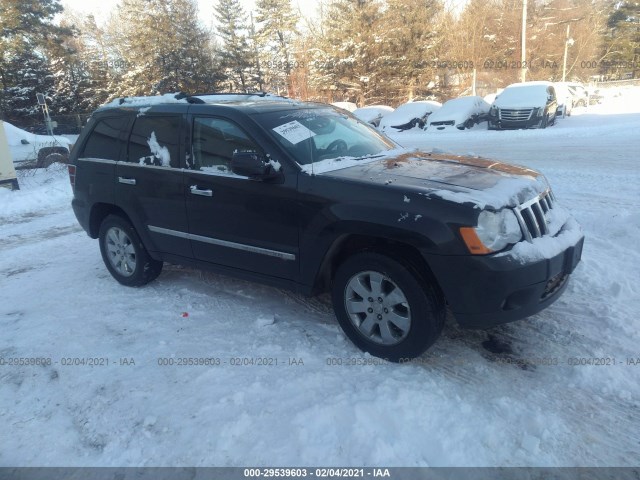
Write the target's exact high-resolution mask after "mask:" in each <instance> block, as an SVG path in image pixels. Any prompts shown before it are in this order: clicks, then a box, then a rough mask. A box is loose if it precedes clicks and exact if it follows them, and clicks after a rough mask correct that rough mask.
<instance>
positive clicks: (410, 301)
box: [331, 252, 445, 362]
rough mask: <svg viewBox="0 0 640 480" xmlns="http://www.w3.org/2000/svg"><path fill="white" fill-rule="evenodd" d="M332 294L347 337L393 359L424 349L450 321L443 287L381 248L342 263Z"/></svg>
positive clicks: (369, 349)
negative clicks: (447, 319) (379, 251)
mask: <svg viewBox="0 0 640 480" xmlns="http://www.w3.org/2000/svg"><path fill="white" fill-rule="evenodd" d="M358 292H360V293H358ZM331 297H332V301H333V308H334V311H335V314H336V317H337V319H338V322H339V323H340V326H341V327H342V329H343V331H344V332H345V334H346V335H347V337H349V339H350V340H351V341H352V342H353V343H354V344H355V345H356V346H357V347H358V348H360V349H361V350H363V351H365V352H369V353H370V354H371V355H374V356H376V357H380V358H385V359H387V360H390V361H392V362H402V361H403V360H404V359H411V358H415V357H417V356H419V355H420V354H422V353H423V352H424V351H425V350H427V349H428V348H429V347H430V346H431V345H433V343H434V342H435V341H436V340H437V339H438V337H439V336H440V333H441V332H442V328H443V326H444V320H445V308H444V299H443V297H442V295H441V294H440V293H439V290H438V289H437V287H435V286H434V285H433V283H432V282H430V281H427V280H426V279H425V278H424V277H423V276H422V275H420V274H419V273H418V272H417V271H415V270H414V269H413V268H412V267H411V266H410V264H409V263H408V262H404V261H403V260H400V259H395V258H391V257H388V256H386V255H382V254H379V253H374V252H363V253H358V254H355V255H353V256H351V257H349V258H348V259H347V260H346V261H345V262H344V263H342V265H340V267H338V269H337V271H336V273H335V276H334V278H333V284H332V287H331ZM350 312H351V313H350Z"/></svg>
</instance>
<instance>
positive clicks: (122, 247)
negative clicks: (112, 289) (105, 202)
mask: <svg viewBox="0 0 640 480" xmlns="http://www.w3.org/2000/svg"><path fill="white" fill-rule="evenodd" d="M99 239H100V253H101V254H102V260H103V261H104V264H105V265H106V267H107V269H108V270H109V273H111V275H112V276H113V278H115V279H116V280H117V281H118V282H120V283H121V284H123V285H127V286H129V287H138V286H141V285H145V284H147V283H149V282H151V281H152V280H155V279H156V278H157V277H158V275H160V272H161V271H162V262H161V261H158V260H154V259H153V258H151V256H150V255H149V253H148V252H147V250H146V248H145V247H144V245H143V244H142V241H141V240H140V237H139V236H138V234H137V233H136V231H135V229H134V228H133V225H131V223H130V222H129V221H128V220H125V219H124V218H122V217H120V216H118V215H109V216H107V217H106V218H105V219H104V221H103V222H102V225H100V234H99Z"/></svg>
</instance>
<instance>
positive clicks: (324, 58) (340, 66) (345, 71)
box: [310, 0, 382, 105]
mask: <svg viewBox="0 0 640 480" xmlns="http://www.w3.org/2000/svg"><path fill="white" fill-rule="evenodd" d="M381 18H382V5H381V3H380V2H379V1H378V0H333V1H332V2H331V3H329V5H328V7H327V11H326V16H325V18H323V19H322V20H321V21H322V22H323V24H324V32H323V33H324V34H323V35H322V36H321V37H320V38H318V41H317V44H316V48H314V49H313V55H314V59H313V61H312V63H311V66H310V71H311V75H312V82H313V83H314V84H315V86H316V87H317V88H319V89H321V90H324V92H325V94H326V95H327V96H329V99H330V100H331V101H353V102H356V103H358V104H360V105H364V104H367V103H370V102H371V101H375V100H376V99H377V97H376V96H375V92H376V89H377V86H378V84H379V82H380V81H382V80H381V79H380V78H379V77H378V69H377V68H376V63H377V61H378V58H379V53H380V48H381V38H380V35H379V29H380V28H381V24H380V19H381Z"/></svg>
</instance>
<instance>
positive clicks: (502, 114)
mask: <svg viewBox="0 0 640 480" xmlns="http://www.w3.org/2000/svg"><path fill="white" fill-rule="evenodd" d="M532 114H533V109H532V108H517V109H511V108H501V109H500V110H499V111H498V116H499V118H500V120H507V121H515V122H524V121H526V120H529V119H530V118H531V115H532Z"/></svg>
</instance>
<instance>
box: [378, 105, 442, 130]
mask: <svg viewBox="0 0 640 480" xmlns="http://www.w3.org/2000/svg"><path fill="white" fill-rule="evenodd" d="M440 107H441V104H440V103H438V102H432V101H430V100H421V101H417V102H410V103H405V104H404V105H400V106H399V107H398V108H396V109H395V110H394V111H393V112H391V113H389V114H388V115H385V116H384V118H383V119H382V120H380V128H381V129H384V128H385V127H392V126H394V125H403V124H405V123H407V122H410V121H411V120H413V119H414V118H421V117H424V116H425V115H427V114H430V113H433V112H435V111H436V110H438V109H439V108H440Z"/></svg>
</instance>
